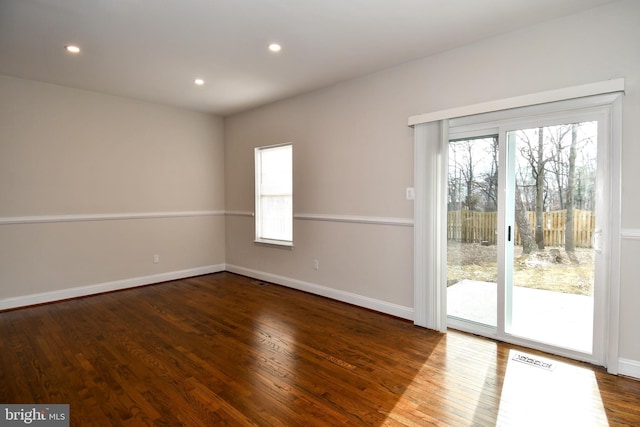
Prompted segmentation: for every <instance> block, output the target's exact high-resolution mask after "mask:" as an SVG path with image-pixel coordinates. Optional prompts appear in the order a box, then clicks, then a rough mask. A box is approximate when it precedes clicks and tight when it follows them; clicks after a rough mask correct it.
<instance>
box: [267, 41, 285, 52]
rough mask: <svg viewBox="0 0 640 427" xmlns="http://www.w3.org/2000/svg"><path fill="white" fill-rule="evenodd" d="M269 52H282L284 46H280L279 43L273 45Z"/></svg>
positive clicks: (270, 46)
mask: <svg viewBox="0 0 640 427" xmlns="http://www.w3.org/2000/svg"><path fill="white" fill-rule="evenodd" d="M269 50H270V51H271V52H280V51H281V50H282V46H280V45H279V44H278V43H271V44H270V45H269Z"/></svg>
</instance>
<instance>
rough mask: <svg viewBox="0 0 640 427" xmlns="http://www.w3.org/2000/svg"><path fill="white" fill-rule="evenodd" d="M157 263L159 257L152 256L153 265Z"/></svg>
mask: <svg viewBox="0 0 640 427" xmlns="http://www.w3.org/2000/svg"><path fill="white" fill-rule="evenodd" d="M159 262H160V255H154V256H153V263H154V264H157V263H159Z"/></svg>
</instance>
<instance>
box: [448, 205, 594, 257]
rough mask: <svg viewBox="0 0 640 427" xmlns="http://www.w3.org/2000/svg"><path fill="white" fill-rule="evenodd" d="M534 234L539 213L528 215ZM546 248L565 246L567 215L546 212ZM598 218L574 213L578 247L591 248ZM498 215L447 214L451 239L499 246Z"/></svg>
mask: <svg viewBox="0 0 640 427" xmlns="http://www.w3.org/2000/svg"><path fill="white" fill-rule="evenodd" d="M527 215H528V217H529V224H530V225H531V231H532V233H534V234H533V235H535V227H536V213H535V212H527ZM543 215H544V216H543V219H542V224H543V229H544V244H545V245H547V246H564V242H565V235H566V224H567V211H566V210H564V209H563V210H560V211H553V212H543ZM595 226H596V216H595V214H594V213H593V212H592V211H584V210H578V209H574V210H573V237H574V240H575V245H576V247H580V248H590V247H591V238H592V236H593V233H594V231H595V228H596V227H595ZM497 230H498V213H497V212H475V211H468V210H462V211H449V212H447V239H449V240H455V241H457V242H462V243H482V242H486V243H488V244H495V243H496V241H497V237H498V236H497ZM515 237H516V241H515V242H516V244H517V245H521V244H522V241H521V239H520V233H519V232H518V226H517V225H516V234H515Z"/></svg>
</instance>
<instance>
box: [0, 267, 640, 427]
mask: <svg viewBox="0 0 640 427" xmlns="http://www.w3.org/2000/svg"><path fill="white" fill-rule="evenodd" d="M515 352H520V353H526V354H528V355H532V356H535V357H538V358H543V359H544V360H547V361H551V362H552V363H553V369H552V370H546V369H542V368H540V367H536V366H530V365H528V364H525V363H522V362H518V361H515V360H513V356H514V354H515ZM0 403H50V404H53V403H68V404H70V411H71V425H75V426H91V425H96V426H105V425H115V426H135V425H158V426H178V425H185V426H212V425H221V424H224V425H260V426H272V425H274V426H277V425H285V426H292V425H295V426H298V425H304V426H309V425H318V426H326V425H331V426H333V425H366V426H378V425H403V426H404V425H432V424H434V425H461V426H468V425H496V424H499V425H516V426H521V425H545V426H549V425H562V426H570V425H579V426H585V425H640V381H635V380H632V379H628V378H623V377H615V376H612V375H608V374H606V373H605V372H604V371H603V370H602V369H600V368H596V367H593V366H590V365H586V364H581V363H577V362H571V361H567V360H564V359H561V358H557V357H553V356H549V355H545V354H541V353H538V352H535V351H533V350H527V349H518V348H515V347H514V346H511V345H507V344H502V343H496V342H493V341H490V340H487V339H484V338H479V337H475V336H471V335H466V334H462V333H457V332H454V331H452V332H450V333H448V334H446V335H443V334H439V333H436V332H433V331H429V330H426V329H422V328H418V327H415V326H413V324H411V323H410V322H407V321H404V320H400V319H396V318H393V317H389V316H386V315H382V314H379V313H375V312H371V311H368V310H364V309H360V308H357V307H353V306H350V305H347V304H342V303H339V302H335V301H332V300H328V299H324V298H320V297H316V296H313V295H309V294H305V293H303V292H298V291H295V290H291V289H287V288H284V287H280V286H277V285H271V284H262V283H261V282H258V281H255V280H253V279H248V278H245V277H242V276H237V275H233V274H230V273H218V274H213V275H207V276H201V277H196V278H191V279H186V280H179V281H174V282H167V283H163V284H158V285H153V286H147V287H141V288H135V289H130V290H126V291H121V292H113V293H109V294H103V295H97V296H93V297H87V298H81V299H76V300H70V301H64V302H59V303H55V304H48V305H42V306H37V307H30V308H25V309H19V310H13V311H6V312H2V313H0Z"/></svg>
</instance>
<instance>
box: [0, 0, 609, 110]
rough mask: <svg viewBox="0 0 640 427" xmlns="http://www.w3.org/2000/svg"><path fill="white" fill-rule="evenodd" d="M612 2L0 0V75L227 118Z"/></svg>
mask: <svg viewBox="0 0 640 427" xmlns="http://www.w3.org/2000/svg"><path fill="white" fill-rule="evenodd" d="M610 2H612V0H173V1H171V0H0V74H4V75H9V76H15V77H21V78H26V79H32V80H39V81H44V82H50V83H55V84H60V85H64V86H71V87H75V88H82V89H89V90H94V91H99V92H104V93H109V94H114V95H121V96H127V97H132V98H137V99H142V100H147V101H152V102H158V103H163V104H168V105H175V106H179V107H185V108H190V109H196V110H200V111H207V112H212V113H216V114H220V115H228V114H231V113H234V112H238V111H242V110H246V109H249V108H252V107H255V106H258V105H262V104H265V103H268V102H272V101H275V100H278V99H282V98H285V97H288V96H292V95H295V94H298V93H302V92H307V91H310V90H313V89H317V88H320V87H324V86H328V85H331V84H334V83H336V82H339V81H343V80H346V79H350V78H353V77H356V76H360V75H364V74H368V73H372V72H375V71H378V70H381V69H384V68H387V67H390V66H393V65H397V64H400V63H403V62H407V61H410V60H413V59H416V58H421V57H426V56H429V55H433V54H435V53H437V52H441V51H444V50H447V49H451V48H454V47H457V46H461V45H463V44H467V43H470V42H473V41H476V40H479V39H483V38H487V37H490V36H494V35H497V34H501V33H506V32H509V31H513V30H516V29H518V28H522V27H526V26H529V25H533V24H536V23H539V22H542V21H545V20H549V19H554V18H557V17H560V16H564V15H569V14H572V13H576V12H578V11H581V10H584V9H589V8H592V7H596V6H598V5H601V4H605V3H610ZM272 42H278V43H280V44H281V45H282V51H281V52H280V53H278V54H273V53H271V52H269V51H268V49H267V46H268V45H269V44H270V43H272ZM67 44H77V45H78V46H80V47H81V48H82V52H81V53H80V54H79V55H76V56H71V55H69V54H68V53H66V52H65V51H64V49H63V47H64V46H65V45H67ZM196 77H201V78H203V79H204V80H205V81H206V83H205V85H204V86H201V87H197V86H195V85H194V84H193V79H194V78H196ZM2 102H7V100H2Z"/></svg>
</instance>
